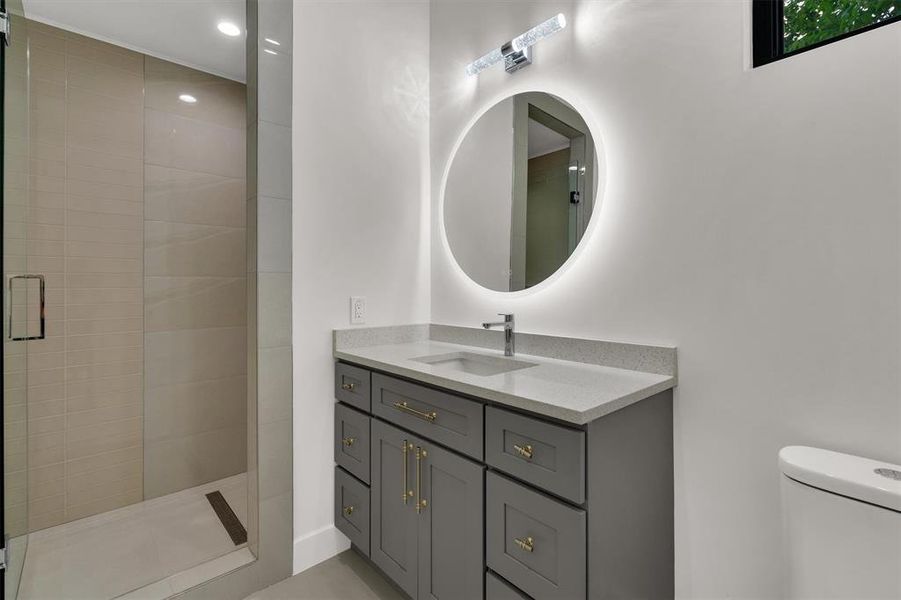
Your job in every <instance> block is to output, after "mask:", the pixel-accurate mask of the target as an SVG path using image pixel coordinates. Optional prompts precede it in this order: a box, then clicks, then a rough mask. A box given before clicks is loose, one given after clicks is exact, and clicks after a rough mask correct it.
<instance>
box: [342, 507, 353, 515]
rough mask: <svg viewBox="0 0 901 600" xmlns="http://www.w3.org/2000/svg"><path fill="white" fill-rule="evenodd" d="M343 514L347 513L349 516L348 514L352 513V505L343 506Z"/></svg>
mask: <svg viewBox="0 0 901 600" xmlns="http://www.w3.org/2000/svg"><path fill="white" fill-rule="evenodd" d="M344 514H345V515H347V516H348V517H349V516H350V515H352V514H354V507H353V505H350V506H345V507H344Z"/></svg>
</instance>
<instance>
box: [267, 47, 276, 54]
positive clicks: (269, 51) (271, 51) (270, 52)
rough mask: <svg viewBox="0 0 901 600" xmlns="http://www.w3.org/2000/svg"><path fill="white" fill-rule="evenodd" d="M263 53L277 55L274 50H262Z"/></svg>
mask: <svg viewBox="0 0 901 600" xmlns="http://www.w3.org/2000/svg"><path fill="white" fill-rule="evenodd" d="M263 52H268V53H269V54H278V52H276V51H275V50H270V49H269V48H263Z"/></svg>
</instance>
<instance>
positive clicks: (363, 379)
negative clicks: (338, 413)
mask: <svg viewBox="0 0 901 600" xmlns="http://www.w3.org/2000/svg"><path fill="white" fill-rule="evenodd" d="M369 376H370V372H369V371H367V370H366V369H361V368H360V367H355V366H353V365H348V364H344V363H340V362H339V363H335V398H337V399H338V400H340V401H341V402H347V403H348V404H350V405H351V406H354V407H356V408H359V409H360V410H363V411H366V412H369Z"/></svg>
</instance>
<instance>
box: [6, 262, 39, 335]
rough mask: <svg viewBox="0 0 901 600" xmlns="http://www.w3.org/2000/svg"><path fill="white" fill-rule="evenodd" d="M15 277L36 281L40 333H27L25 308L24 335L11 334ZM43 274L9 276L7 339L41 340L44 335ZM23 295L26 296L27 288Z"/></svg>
mask: <svg viewBox="0 0 901 600" xmlns="http://www.w3.org/2000/svg"><path fill="white" fill-rule="evenodd" d="M16 279H24V280H25V281H26V282H28V281H29V280H32V279H36V280H37V281H38V287H39V296H40V311H41V312H40V317H39V318H40V323H41V333H40V334H38V335H28V312H27V309H26V313H25V329H26V334H25V335H24V336H19V337H17V336H15V335H14V334H13V282H14V281H15V280H16ZM44 287H45V283H44V276H43V275H13V276H12V277H10V278H9V339H10V340H11V341H13V342H22V341H27V340H43V339H44V338H45V337H46V331H47V329H46V323H45V318H44V305H45V295H44ZM25 296H26V298H27V297H28V289H27V288H26V290H25Z"/></svg>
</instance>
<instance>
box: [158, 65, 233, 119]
mask: <svg viewBox="0 0 901 600" xmlns="http://www.w3.org/2000/svg"><path fill="white" fill-rule="evenodd" d="M185 93H187V94H191V95H192V96H194V97H195V98H197V102H196V103H195V104H187V103H185V102H181V101H180V100H179V99H178V97H179V95H181V94H185ZM144 94H145V95H144V105H145V106H146V107H148V108H152V109H155V110H159V111H161V112H165V113H170V114H174V115H179V116H182V117H187V118H189V119H194V120H198V121H204V122H208V123H214V124H217V125H222V126H225V127H229V128H232V129H242V130H243V129H244V128H245V123H246V117H245V114H244V105H245V96H246V87H245V86H244V85H243V84H241V83H237V82H235V81H230V80H228V79H223V78H221V77H216V76H215V75H210V74H207V73H202V72H200V71H196V70H194V69H191V68H188V67H183V66H181V65H177V64H175V63H171V62H168V61H164V60H160V59H157V58H153V57H149V56H148V57H147V62H146V68H145V92H144Z"/></svg>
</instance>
